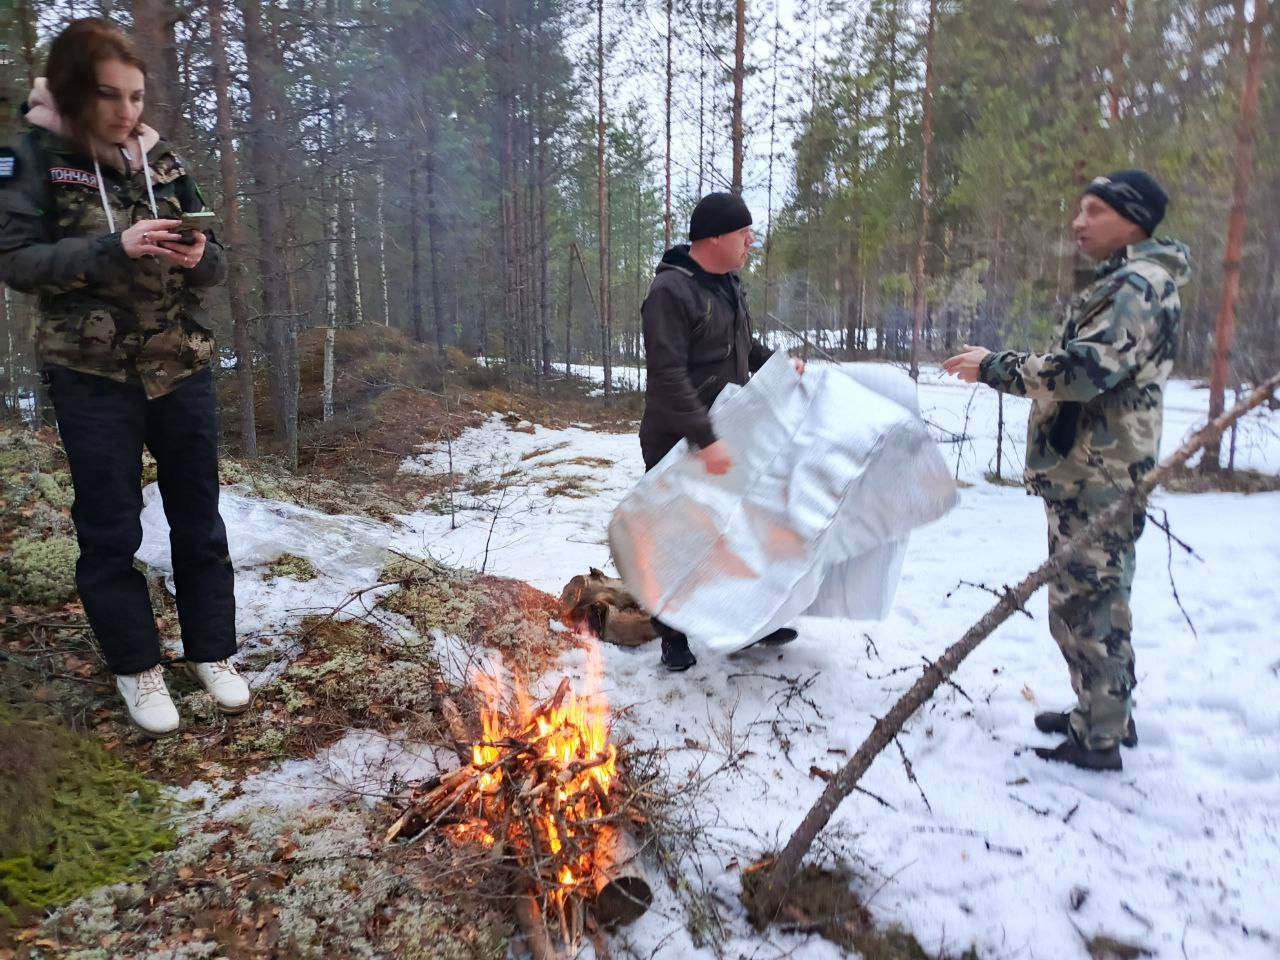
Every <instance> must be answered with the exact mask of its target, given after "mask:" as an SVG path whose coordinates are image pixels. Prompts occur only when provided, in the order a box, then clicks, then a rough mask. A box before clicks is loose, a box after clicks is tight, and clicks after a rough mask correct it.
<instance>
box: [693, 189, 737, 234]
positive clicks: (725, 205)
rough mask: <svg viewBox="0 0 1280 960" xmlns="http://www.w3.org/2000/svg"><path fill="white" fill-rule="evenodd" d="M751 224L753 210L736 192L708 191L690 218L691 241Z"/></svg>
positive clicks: (731, 231) (730, 231) (729, 231)
mask: <svg viewBox="0 0 1280 960" xmlns="http://www.w3.org/2000/svg"><path fill="white" fill-rule="evenodd" d="M749 226H751V211H750V210H748V209H747V205H746V204H745V203H743V202H742V198H741V197H740V196H738V195H737V194H734V193H708V194H707V195H706V196H705V197H703V198H702V199H701V200H699V201H698V205H697V206H696V207H694V208H693V216H691V217H690V218H689V242H690V243H692V242H693V241H695V240H705V239H707V238H708V237H718V236H720V235H721V234H722V233H733V231H735V230H741V229H742V228H743V227H749Z"/></svg>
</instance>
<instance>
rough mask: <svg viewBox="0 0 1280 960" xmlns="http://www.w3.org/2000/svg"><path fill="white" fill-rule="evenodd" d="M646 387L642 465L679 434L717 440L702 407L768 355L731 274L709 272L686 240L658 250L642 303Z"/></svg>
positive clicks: (704, 442) (700, 441)
mask: <svg viewBox="0 0 1280 960" xmlns="http://www.w3.org/2000/svg"><path fill="white" fill-rule="evenodd" d="M640 313H641V316H642V318H643V320H644V349H645V361H646V366H647V368H648V379H647V383H646V386H645V407H644V417H643V418H642V419H641V421H640V444H641V447H642V449H643V451H644V458H645V465H646V467H651V466H653V464H654V463H656V462H657V461H658V460H660V459H662V457H663V456H665V455H666V453H667V451H669V450H670V449H671V448H672V447H674V446H675V445H676V444H677V443H679V442H680V439H681V438H682V437H684V438H687V439H688V440H689V442H690V443H691V444H693V445H695V446H697V447H706V446H710V445H711V444H712V443H714V442H715V439H716V436H715V432H714V431H713V430H712V428H711V420H710V418H709V417H708V416H707V411H708V410H709V409H710V408H711V404H712V402H713V401H714V400H715V398H716V397H717V396H718V395H719V394H720V391H721V390H723V389H724V387H725V384H729V383H736V384H744V383H746V382H747V378H748V377H749V376H750V375H751V374H752V373H754V372H755V371H757V370H759V369H760V368H761V367H762V366H764V364H765V361H767V360H768V359H769V357H770V356H772V355H773V351H771V350H768V349H766V348H765V347H764V346H762V345H761V344H760V343H758V342H756V341H755V340H754V339H753V338H752V334H751V315H750V314H749V313H748V312H747V303H746V298H745V297H744V296H743V294H742V286H741V283H740V282H739V280H738V275H737V274H736V273H730V274H711V273H707V271H705V270H703V269H702V267H701V266H699V265H698V263H697V261H695V260H694V259H693V258H692V257H691V256H689V247H688V245H687V244H679V245H677V246H674V247H672V248H671V249H670V250H668V251H667V252H666V253H665V254H663V257H662V262H661V263H659V264H658V268H657V271H656V273H655V276H654V278H653V282H652V283H650V285H649V293H648V295H647V296H646V297H645V301H644V305H643V306H642V307H641V308H640Z"/></svg>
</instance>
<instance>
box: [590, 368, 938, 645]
mask: <svg viewBox="0 0 1280 960" xmlns="http://www.w3.org/2000/svg"><path fill="white" fill-rule="evenodd" d="M711 419H712V423H713V424H714V425H715V431H716V435H717V437H719V438H720V439H721V440H723V441H724V442H725V443H726V444H727V445H728V447H729V450H730V453H731V455H732V457H733V469H732V470H730V471H729V473H728V474H726V475H724V476H720V477H713V476H711V475H710V474H708V473H707V472H706V469H705V468H704V467H703V465H702V462H701V461H700V460H699V459H697V458H696V457H694V456H692V455H690V452H689V447H688V444H687V443H686V442H684V441H682V442H681V443H680V444H678V445H677V446H676V447H675V448H674V449H673V450H672V451H671V452H670V453H669V454H667V456H666V457H664V458H663V460H662V462H661V463H659V464H658V465H657V466H656V467H654V469H653V470H651V471H649V473H647V474H646V475H645V476H644V478H643V479H642V480H641V481H640V482H639V483H638V484H637V485H636V487H635V488H634V489H633V490H632V491H631V492H630V493H628V494H627V496H626V498H625V499H624V500H623V501H622V503H621V504H619V506H618V508H617V510H616V511H615V512H614V514H613V518H612V520H611V521H610V524H609V544H610V547H611V549H612V552H613V559H614V562H615V563H616V564H617V566H618V570H619V572H620V573H621V575H622V579H623V580H624V582H625V583H626V585H627V589H629V590H630V591H631V592H632V593H634V594H635V596H636V598H637V599H638V600H639V601H640V603H641V604H642V605H643V606H644V607H645V608H646V609H648V610H649V611H650V612H652V613H653V614H654V615H656V616H657V617H658V618H659V619H661V620H662V621H663V622H665V623H668V624H670V625H671V626H673V627H675V628H676V629H678V630H681V631H683V632H685V633H687V634H688V635H689V637H690V638H691V639H692V640H694V641H695V642H698V643H701V644H703V645H705V646H707V647H709V648H711V649H713V650H717V651H721V652H730V651H733V650H737V649H741V648H742V647H745V646H748V645H749V644H751V643H753V642H754V641H755V640H757V639H759V638H760V637H762V636H764V635H766V634H768V633H769V632H771V631H773V630H775V629H777V628H778V627H781V626H784V625H786V624H788V623H791V622H793V621H794V620H795V619H796V618H797V617H799V616H802V615H808V616H820V617H846V618H850V619H879V618H881V617H883V616H885V615H886V614H887V613H888V612H889V609H890V607H891V606H892V603H893V595H894V591H895V590H896V588H897V584H898V576H899V573H900V571H901V569H902V561H903V558H904V556H905V554H906V548H907V538H908V535H909V534H910V532H911V530H913V529H915V528H916V527H919V526H922V525H924V524H926V523H930V522H932V521H934V520H937V519H938V518H939V517H941V516H943V515H944V514H945V513H946V512H947V511H948V510H950V509H951V508H952V507H953V506H954V505H955V502H956V487H955V483H954V481H953V480H952V478H951V475H950V473H948V471H947V467H946V463H945V462H944V460H943V458H942V455H941V453H940V452H939V450H938V448H937V445H936V444H935V443H934V441H933V438H932V437H931V436H930V435H929V431H928V427H927V426H926V425H925V423H924V421H923V420H921V419H920V414H919V407H918V404H917V401H916V389H915V384H914V383H913V382H912V381H911V379H910V378H909V377H908V376H907V375H906V374H905V373H903V372H902V371H900V370H897V369H894V368H891V367H888V366H885V365H879V364H812V365H810V366H809V368H808V370H807V371H806V372H805V374H804V376H799V375H797V374H796V372H795V370H794V368H793V367H792V364H791V361H790V359H788V358H787V357H786V356H785V355H784V354H782V353H781V352H779V353H778V354H775V355H774V357H773V358H772V359H770V361H769V362H768V363H767V364H766V365H765V366H764V367H763V368H762V369H761V370H760V371H759V372H758V373H757V374H756V375H755V376H754V377H752V378H751V381H750V382H749V383H748V384H747V386H746V387H742V388H737V387H732V386H731V387H729V388H727V389H725V390H724V392H723V393H722V394H721V395H720V397H719V398H717V400H716V403H715V406H714V407H712V410H711Z"/></svg>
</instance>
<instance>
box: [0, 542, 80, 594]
mask: <svg viewBox="0 0 1280 960" xmlns="http://www.w3.org/2000/svg"><path fill="white" fill-rule="evenodd" d="M79 556H80V548H79V546H78V545H77V544H76V541H75V540H74V539H72V538H71V537H68V536H65V535H53V536H48V537H26V538H24V539H21V540H17V541H15V542H14V543H12V544H10V546H9V550H8V553H7V555H3V556H0V597H4V598H5V599H7V600H9V601H10V602H13V603H29V604H37V605H40V606H56V605H58V604H60V603H65V602H66V601H68V600H70V599H72V598H73V597H74V596H75V593H76V581H75V575H76V560H77V559H78V558H79Z"/></svg>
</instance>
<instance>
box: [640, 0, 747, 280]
mask: <svg viewBox="0 0 1280 960" xmlns="http://www.w3.org/2000/svg"><path fill="white" fill-rule="evenodd" d="M672 5H673V0H667V89H666V95H665V97H664V99H663V114H662V115H663V122H664V124H665V126H666V137H665V142H666V148H665V152H664V154H663V171H664V178H665V185H664V187H663V191H662V209H663V214H662V249H663V250H670V249H671V236H672V232H673V231H672V227H673V223H672V220H671V72H672V71H671V8H672ZM770 169H772V168H770ZM766 262H767V261H766Z"/></svg>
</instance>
